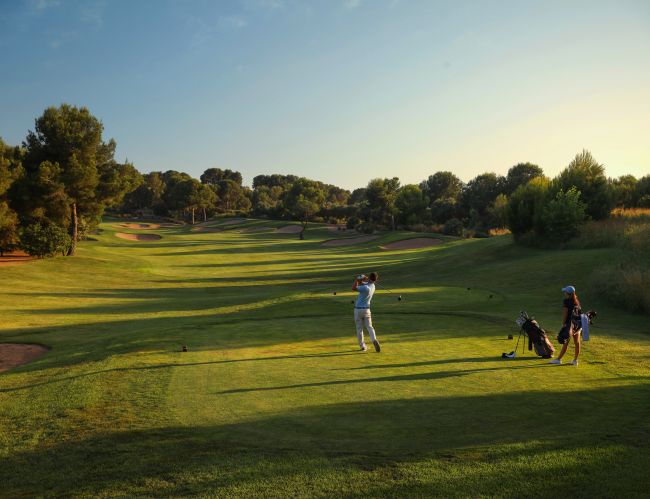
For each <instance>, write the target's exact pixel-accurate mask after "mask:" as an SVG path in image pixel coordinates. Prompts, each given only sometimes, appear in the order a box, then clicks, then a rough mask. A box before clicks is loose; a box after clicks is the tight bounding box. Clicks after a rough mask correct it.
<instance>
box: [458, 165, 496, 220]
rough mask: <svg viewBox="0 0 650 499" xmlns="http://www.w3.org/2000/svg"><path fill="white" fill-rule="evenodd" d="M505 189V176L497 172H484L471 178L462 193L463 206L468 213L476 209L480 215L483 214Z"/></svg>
mask: <svg viewBox="0 0 650 499" xmlns="http://www.w3.org/2000/svg"><path fill="white" fill-rule="evenodd" d="M503 190H504V179H503V177H500V176H498V175H497V174H496V173H483V174H481V175H478V176H476V177H475V178H473V179H472V180H470V181H469V182H468V183H467V185H466V186H465V189H464V190H463V194H462V200H463V206H464V208H465V210H466V211H467V212H468V213H469V212H470V211H471V210H475V211H476V212H477V213H478V215H479V216H483V215H485V214H486V213H487V211H488V208H489V207H490V206H491V205H492V204H493V203H494V200H495V199H496V198H497V196H498V195H499V194H502V193H503Z"/></svg>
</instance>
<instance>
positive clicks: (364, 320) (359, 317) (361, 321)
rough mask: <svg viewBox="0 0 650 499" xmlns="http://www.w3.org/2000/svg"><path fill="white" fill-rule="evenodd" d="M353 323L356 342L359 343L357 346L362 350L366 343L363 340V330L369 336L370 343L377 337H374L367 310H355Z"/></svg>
mask: <svg viewBox="0 0 650 499" xmlns="http://www.w3.org/2000/svg"><path fill="white" fill-rule="evenodd" d="M354 323H355V324H356V326H357V340H358V341H359V346H360V347H361V348H364V347H365V346H366V343H365V342H364V340H363V328H364V327H365V328H366V331H368V334H369V335H370V340H371V341H377V336H376V335H375V328H373V327H372V315H371V314H370V309H369V308H355V309H354Z"/></svg>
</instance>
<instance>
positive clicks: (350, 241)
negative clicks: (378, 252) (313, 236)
mask: <svg viewBox="0 0 650 499" xmlns="http://www.w3.org/2000/svg"><path fill="white" fill-rule="evenodd" d="M378 237H379V236H359V237H346V238H342V239H330V240H329V241H325V242H324V243H323V246H328V247H334V246H353V245H355V244H362V243H367V242H368V241H372V240H374V239H377V238H378Z"/></svg>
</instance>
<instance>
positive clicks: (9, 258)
mask: <svg viewBox="0 0 650 499" xmlns="http://www.w3.org/2000/svg"><path fill="white" fill-rule="evenodd" d="M31 260H36V257H35V256H29V255H28V254H27V253H25V252H23V251H11V252H9V253H5V254H4V256H2V257H0V267H9V266H11V265H20V264H22V263H27V262H29V261H31Z"/></svg>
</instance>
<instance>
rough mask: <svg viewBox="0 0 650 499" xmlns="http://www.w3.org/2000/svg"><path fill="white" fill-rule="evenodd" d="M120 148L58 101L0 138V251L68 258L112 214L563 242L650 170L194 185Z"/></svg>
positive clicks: (583, 159) (586, 163) (648, 188)
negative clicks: (139, 164)
mask: <svg viewBox="0 0 650 499" xmlns="http://www.w3.org/2000/svg"><path fill="white" fill-rule="evenodd" d="M115 148H116V142H115V141H114V140H113V139H110V140H105V139H104V137H103V126H102V123H101V122H100V121H99V120H98V119H97V118H96V117H94V116H93V115H92V114H91V113H90V112H89V110H88V109H86V108H83V107H81V108H78V107H75V106H70V105H67V104H63V105H61V106H59V107H51V108H48V109H46V110H45V111H44V113H43V115H42V116H40V117H38V118H37V119H36V121H35V126H34V130H32V131H29V132H28V133H27V136H26V138H25V140H24V141H23V143H22V144H21V145H15V146H11V145H8V144H6V143H5V142H4V141H2V139H0V251H6V250H10V249H14V248H22V249H24V250H25V251H27V252H28V253H30V254H33V255H37V256H47V255H53V254H55V253H61V254H65V255H73V254H74V253H75V249H76V245H77V242H78V241H79V240H80V239H83V238H84V237H86V236H87V234H88V233H89V232H90V231H91V230H92V229H93V228H94V227H95V226H96V225H97V224H98V223H99V222H100V220H101V217H102V215H103V214H104V213H105V212H107V211H109V212H112V213H115V214H133V215H137V216H144V217H152V216H157V217H165V218H173V219H175V220H179V221H183V222H186V223H192V224H193V223H196V222H197V221H204V220H207V219H208V218H210V217H214V216H217V215H238V216H255V217H268V218H274V219H287V220H297V221H300V222H301V223H302V224H303V232H302V233H301V234H300V236H301V237H304V232H305V229H306V227H307V225H308V223H309V222H328V223H336V224H345V226H346V227H347V228H349V229H354V230H357V231H360V232H366V233H370V232H373V231H376V230H395V229H408V230H415V231H431V232H444V233H446V234H450V235H456V236H466V237H487V236H488V235H490V234H492V233H499V232H500V231H503V230H506V229H507V230H510V231H511V232H512V233H513V235H514V237H515V239H516V240H517V241H519V242H522V243H535V242H539V241H541V240H543V241H545V242H547V243H549V242H551V243H553V242H558V241H566V240H567V239H570V238H572V237H574V236H575V235H577V234H578V232H579V230H580V227H581V225H582V224H583V223H584V222H586V221H588V220H602V219H605V218H607V217H609V215H610V213H611V211H612V209H613V208H615V207H623V208H632V207H650V175H646V176H644V177H643V178H640V179H637V178H635V177H634V176H632V175H624V176H621V177H619V178H616V179H612V178H608V177H607V176H606V174H605V168H604V167H603V165H601V164H599V163H598V162H597V161H596V159H594V158H593V157H592V155H591V154H590V153H589V152H588V151H586V150H585V151H582V152H580V153H578V154H577V155H576V156H575V158H574V159H573V160H572V161H570V163H569V164H568V166H567V167H566V168H565V169H564V170H563V171H562V172H560V174H559V175H557V176H556V177H555V178H553V179H549V178H548V177H546V176H545V175H544V172H543V170H542V168H541V167H539V166H537V165H535V164H532V163H528V162H522V163H519V164H517V165H514V166H512V167H511V168H510V169H509V170H508V173H507V174H506V175H505V176H500V175H497V174H495V173H482V174H480V175H478V176H476V177H475V178H473V179H472V180H470V181H469V182H467V183H464V182H463V181H461V180H460V179H459V178H458V177H457V176H456V175H455V174H454V173H452V172H450V171H438V172H435V173H433V174H432V175H430V176H429V177H428V178H426V179H424V180H422V182H420V183H419V184H407V185H402V184H401V182H400V180H399V178H398V177H393V178H375V179H372V180H370V181H369V182H368V184H367V185H366V186H365V187H360V188H358V189H355V190H353V191H352V192H350V191H348V190H346V189H342V188H340V187H337V186H335V185H330V184H325V183H323V182H319V181H316V180H311V179H307V178H303V177H298V176H295V175H280V174H271V175H258V176H256V177H255V178H254V179H253V182H252V187H248V186H245V185H243V179H242V175H241V173H239V172H237V171H232V170H229V169H220V168H209V169H207V170H205V171H204V172H203V174H202V175H201V176H200V178H199V179H195V178H192V177H191V176H190V175H188V174H187V173H183V172H179V171H174V170H168V171H165V172H156V171H154V172H150V173H145V174H141V173H140V172H138V170H137V169H136V167H135V166H134V165H133V164H131V163H129V162H125V163H119V162H117V161H116V160H115V158H114V154H115Z"/></svg>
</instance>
